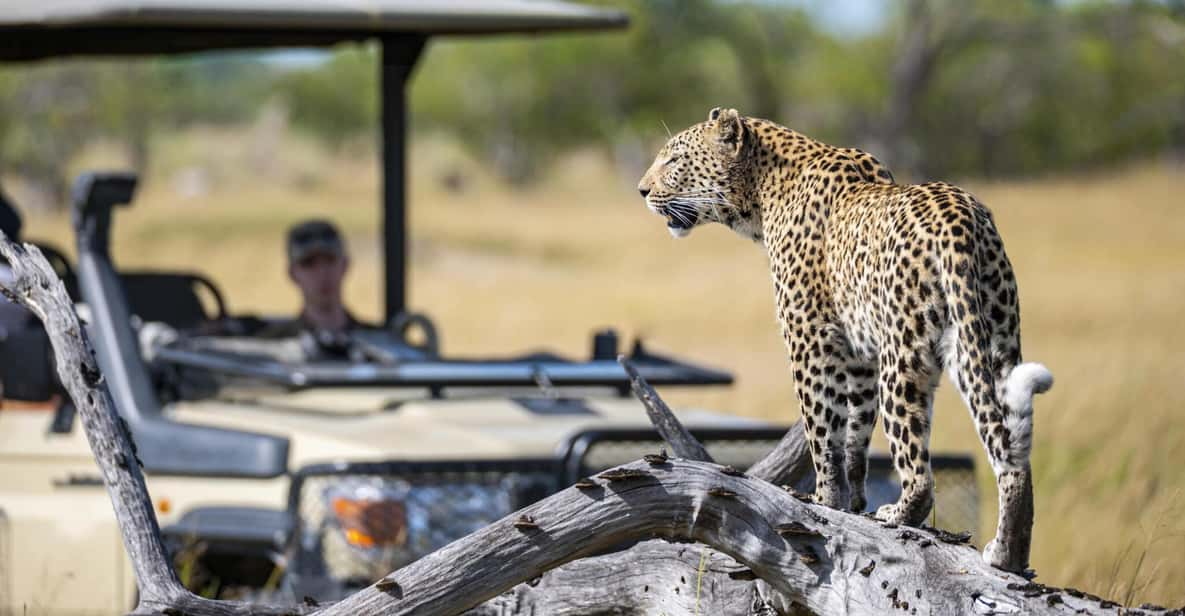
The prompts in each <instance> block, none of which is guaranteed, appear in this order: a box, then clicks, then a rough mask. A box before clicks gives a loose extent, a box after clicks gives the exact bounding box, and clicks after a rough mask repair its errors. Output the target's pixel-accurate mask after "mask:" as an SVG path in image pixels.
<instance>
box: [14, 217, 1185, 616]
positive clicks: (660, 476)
mask: <svg viewBox="0 0 1185 616" xmlns="http://www.w3.org/2000/svg"><path fill="white" fill-rule="evenodd" d="M0 254H2V255H3V256H4V257H5V258H6V259H7V260H8V261H9V262H10V264H11V265H12V266H13V270H14V274H15V280H16V282H15V284H14V285H13V287H12V288H11V289H4V292H5V294H6V295H7V296H9V297H10V298H11V299H13V300H14V301H17V302H19V303H21V304H23V305H25V306H26V307H28V308H29V309H30V310H32V311H33V313H34V314H36V315H37V316H38V317H39V318H40V319H42V321H43V322H44V323H45V326H46V330H47V331H48V332H49V334H50V338H51V341H52V343H53V345H54V350H55V356H56V363H57V368H58V372H59V375H60V377H61V380H62V382H63V384H64V385H65V386H66V388H67V390H68V391H69V393H70V395H71V397H72V398H73V399H74V402H75V404H76V406H77V407H78V411H79V415H80V416H81V417H82V425H83V427H84V429H85V430H86V434H87V438H88V440H89V442H90V445H91V448H92V451H93V452H94V454H95V458H96V462H97V463H98V465H99V467H100V471H101V473H102V475H103V477H104V480H105V483H106V485H107V488H108V493H109V494H110V496H111V499H112V503H113V505H114V508H115V513H116V519H117V520H118V522H119V525H120V530H121V532H122V533H123V537H124V542H125V546H126V547H127V549H128V553H129V555H130V556H131V558H132V562H133V565H134V567H135V573H136V579H137V582H138V584H139V586H140V593H141V601H140V605H139V606H138V607H137V609H136V611H135V612H134V613H135V614H152V613H159V614H169V615H172V616H176V615H179V614H187V615H195V616H196V615H202V616H207V615H208V616H215V615H217V616H222V615H232V614H260V615H268V616H271V615H278V614H297V613H307V612H312V613H315V614H318V615H326V616H328V615H350V616H369V615H372V614H394V615H399V614H417V615H442V616H443V615H448V614H459V613H463V612H465V611H466V610H470V609H474V608H476V609H477V610H478V611H477V612H475V613H478V614H482V613H484V614H493V613H501V614H520V613H532V611H531V609H532V608H531V606H535V605H538V606H541V607H540V610H541V611H542V606H551V607H554V608H555V610H557V611H552V610H551V608H549V609H548V610H546V611H545V613H563V612H561V611H558V610H559V609H561V608H559V607H558V605H559V604H557V603H554V602H555V601H564V602H571V603H573V604H575V606H576V607H573V608H572V610H577V608H581V609H583V608H587V609H586V610H584V611H580V612H579V613H602V614H605V613H643V612H645V613H653V610H652V608H653V606H655V605H659V606H662V607H661V610H662V611H665V612H668V613H672V614H680V613H725V614H732V613H736V614H750V613H751V614H762V615H764V614H769V613H785V612H786V611H787V610H789V609H790V605H791V603H795V604H800V605H803V606H805V607H806V608H808V609H810V610H811V611H812V612H814V613H818V614H832V613H843V614H885V613H891V612H893V611H895V610H901V611H902V612H903V613H909V614H913V613H922V614H929V613H935V614H1061V613H1074V612H1075V611H1076V610H1084V611H1086V612H1087V613H1099V612H1100V611H1103V610H1110V609H1113V608H1118V607H1119V606H1118V605H1117V604H1114V603H1110V602H1105V601H1102V600H1099V599H1098V598H1097V597H1091V596H1088V595H1083V593H1079V592H1077V591H1070V590H1065V591H1063V590H1059V589H1054V588H1048V587H1045V586H1041V585H1037V584H1032V583H1030V582H1028V581H1026V580H1025V579H1023V578H1021V577H1019V576H1017V575H1014V574H1010V573H1006V572H1003V571H999V570H996V569H992V568H991V567H989V566H988V565H986V564H985V563H984V562H983V561H982V559H981V558H980V556H979V554H978V552H976V551H975V550H974V549H973V548H971V547H968V546H966V545H961V544H960V543H959V541H960V539H959V538H956V537H952V536H950V535H948V534H945V533H942V532H941V531H932V530H927V529H914V528H896V527H892V526H886V525H883V524H880V523H878V522H876V521H874V520H871V519H868V518H865V517H861V516H857V515H853V514H850V513H845V512H841V511H836V510H832V509H827V508H824V507H821V506H818V505H814V504H810V503H807V502H803V501H802V500H800V499H799V497H800V496H801V495H798V494H794V493H791V492H788V491H786V490H783V489H781V488H778V487H777V486H775V485H773V484H771V483H770V482H768V481H765V480H763V479H760V478H758V477H755V476H752V475H742V474H740V473H737V472H736V471H735V470H732V469H728V468H726V467H720V466H717V465H714V464H710V463H707V462H698V461H687V460H679V459H659V458H658V457H653V458H649V459H648V460H645V461H638V462H634V463H631V464H627V465H624V466H621V467H617V468H615V469H611V470H609V471H605V472H603V473H601V474H600V475H598V476H597V477H595V478H592V479H590V480H588V481H587V482H582V483H581V484H578V485H577V486H573V487H570V488H567V489H565V490H563V491H561V492H559V493H557V494H555V495H552V496H550V497H548V498H546V499H544V500H542V501H540V502H538V503H535V504H534V505H531V506H529V507H527V508H525V509H523V510H521V511H520V512H516V513H514V514H512V515H510V516H508V517H506V518H503V519H502V520H499V521H497V522H495V523H493V524H491V525H490V526H488V527H486V528H484V529H481V530H479V531H477V532H475V533H473V534H471V535H469V536H468V537H465V538H462V539H460V540H458V541H455V542H453V543H452V544H449V545H448V546H445V547H444V548H442V549H440V550H437V551H436V552H433V553H432V554H429V555H427V556H425V557H423V558H421V559H420V560H417V561H416V562H414V563H412V564H410V565H408V566H406V567H404V568H402V569H400V570H398V571H395V572H393V573H391V574H389V575H387V576H386V577H384V578H383V579H381V580H379V581H378V582H376V583H375V584H374V585H372V586H370V587H367V588H365V589H363V590H361V591H359V592H357V593H355V594H353V595H351V596H350V597H348V598H346V599H345V600H343V601H341V602H339V603H336V604H333V605H329V606H324V607H321V608H314V607H309V606H299V607H275V606H266V605H253V604H246V603H238V602H226V601H211V600H206V599H201V598H199V597H196V596H194V595H192V594H191V593H189V592H188V591H186V590H185V589H184V588H183V587H181V585H180V584H179V583H178V582H177V578H176V576H175V575H174V573H173V570H172V566H171V563H170V562H169V558H168V555H167V553H166V551H165V549H164V547H163V544H162V542H161V538H160V531H159V528H158V526H157V522H156V518H155V515H154V513H153V510H152V506H151V502H150V500H149V498H148V492H147V489H146V487H145V485H144V479H143V475H142V474H141V472H140V469H139V466H138V465H137V464H136V454H135V450H134V448H133V446H132V442H131V440H130V438H129V435H128V432H127V430H126V428H124V427H123V425H122V422H121V421H120V420H119V417H118V415H116V413H115V409H114V407H113V405H112V402H111V398H110V395H109V394H108V393H107V390H106V386H105V384H104V383H103V380H102V377H101V375H100V373H99V371H98V368H97V366H96V364H95V361H94V358H93V356H92V352H91V348H90V346H89V345H90V343H89V341H88V340H87V337H86V334H85V332H84V331H83V330H82V328H81V327H80V326H79V323H78V319H77V316H76V315H75V312H74V306H73V304H72V303H71V302H70V300H69V298H68V297H67V295H66V292H65V289H64V287H63V286H62V284H61V282H60V281H59V280H57V278H56V276H54V274H53V270H52V269H51V268H50V267H49V264H48V263H47V262H46V261H45V259H44V258H43V257H42V256H41V255H40V252H39V251H37V250H36V248H32V247H25V248H22V247H20V246H17V245H15V244H13V243H11V242H9V241H8V240H7V238H5V237H3V236H2V235H0ZM663 406H665V405H663ZM667 412H668V413H669V409H667ZM671 417H673V415H671ZM653 537H659V538H663V539H666V540H668V541H672V542H678V543H676V544H670V545H668V544H662V543H656V542H645V543H642V544H639V545H636V546H634V547H633V548H630V549H628V550H625V551H621V552H617V553H615V554H610V555H607V556H598V557H596V558H593V559H589V560H586V561H583V562H578V563H573V564H571V565H567V566H563V565H565V564H566V563H570V562H572V561H576V560H578V559H581V558H584V557H587V556H592V555H596V554H602V553H604V552H605V551H607V550H610V549H614V548H617V547H620V546H622V545H627V544H629V543H631V542H635V541H638V540H644V539H649V538H653ZM688 542H698V544H700V545H695V544H691V543H688ZM708 548H712V549H714V550H718V551H719V552H721V553H722V554H725V555H727V556H728V557H729V558H731V559H733V560H735V561H736V562H737V563H738V565H733V564H732V563H731V562H730V561H726V560H724V559H723V557H721V556H719V555H717V554H713V553H711V552H710V551H707V550H708ZM697 554H698V555H699V559H700V560H699V562H698V563H697V565H696V568H695V572H696V582H695V585H694V586H692V585H691V582H690V580H689V579H688V571H689V569H688V567H689V564H688V563H689V561H688V558H691V559H692V560H694V559H695V555H697ZM548 571H551V573H549V574H547V575H546V576H544V574H545V573H546V572H548ZM701 571H702V572H703V574H701V573H700V572H701ZM676 574H678V575H679V577H680V579H679V583H678V584H675V583H674V581H673V580H674V576H675V575H676ZM540 576H544V577H545V578H546V585H543V584H542V583H541V584H540V586H539V587H532V586H531V585H530V583H528V584H527V585H526V587H525V588H524V587H522V586H519V587H517V588H516V585H518V584H520V583H522V582H527V581H528V580H535V579H537V578H540ZM722 576H723V577H722ZM750 576H751V577H752V581H754V584H752V585H748V584H732V583H731V582H730V583H724V582H723V581H722V580H723V579H724V577H727V578H729V579H730V580H731V581H740V582H748V581H750V580H749V579H748V578H750ZM705 584H706V586H705ZM639 586H640V588H639ZM539 588H542V590H539ZM693 588H694V589H696V590H697V592H696V596H697V597H698V598H699V601H700V603H699V604H698V607H696V605H697V604H695V603H691V602H690V599H689V598H688V597H687V596H685V595H684V593H690V592H691V590H692V589H693ZM705 588H708V589H709V592H708V593H707V594H705V592H704V589H705ZM509 589H514V590H513V593H512V594H511V595H507V596H499V595H501V594H502V593H503V592H506V591H507V590H509ZM590 589H592V590H591V591H590ZM598 591H601V592H608V591H621V592H623V593H626V596H627V597H632V598H633V599H628V598H627V599H619V600H617V601H616V602H615V601H614V600H613V598H611V597H606V596H601V597H598V596H596V594H595V593H596V592H598ZM590 592H591V593H592V594H589V593H590ZM545 594H546V595H547V596H543V595H545ZM553 597H554V599H553ZM563 597H568V599H563ZM516 598H517V599H518V600H519V603H518V604H517V605H519V606H527V607H526V608H522V607H515V605H516V604H514V603H510V604H507V603H506V602H507V601H512V600H514V599H516ZM705 601H708V602H717V603H711V605H713V606H715V605H723V604H728V605H726V606H724V607H721V608H720V609H721V611H711V612H710V611H708V610H707V609H705V603H704V602H705ZM487 602H489V603H487ZM500 602H501V603H500ZM735 602H742V603H741V605H736V603H735ZM745 602H748V606H749V607H746V604H745ZM483 604H484V605H483ZM614 605H617V606H619V607H620V610H618V611H614V609H615V608H614ZM630 606H633V607H632V608H631V607H630ZM689 606H690V607H689ZM754 606H756V607H754ZM502 608H505V609H502ZM499 609H502V611H501V612H498V611H490V610H499ZM563 609H567V608H563ZM630 609H633V610H634V611H633V612H630V611H629V610H630ZM746 609H748V610H749V611H748V612H746V611H745V610H746ZM314 610H315V611H314ZM482 610H484V611H482ZM534 613H538V612H534ZM569 613H577V612H576V611H571V610H570V611H569ZM1124 613H1127V614H1136V613H1142V614H1152V613H1155V614H1162V613H1167V612H1166V611H1165V610H1163V609H1157V610H1127V611H1125V612H1124ZM1173 613H1178V614H1179V613H1181V612H1179V611H1178V612H1173Z"/></svg>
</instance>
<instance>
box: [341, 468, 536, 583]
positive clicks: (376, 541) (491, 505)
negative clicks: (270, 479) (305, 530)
mask: <svg viewBox="0 0 1185 616" xmlns="http://www.w3.org/2000/svg"><path fill="white" fill-rule="evenodd" d="M516 483H517V482H516V481H515V480H514V478H512V477H507V478H503V479H502V480H501V481H498V482H494V483H488V484H482V483H475V484H469V483H439V484H420V483H416V484H411V483H409V482H407V481H404V480H401V479H395V478H391V477H364V476H361V477H360V476H356V477H348V478H343V479H341V480H339V481H334V482H331V483H330V484H329V485H327V486H326V487H325V488H324V490H323V492H322V502H323V504H324V507H325V510H326V511H327V512H329V513H330V515H326V516H325V517H324V518H323V520H322V522H323V532H322V535H321V541H322V546H321V547H322V555H323V557H324V559H325V564H326V568H327V569H328V571H329V573H330V574H331V575H332V576H333V577H334V578H337V579H339V580H343V581H345V580H373V579H374V578H375V577H378V576H381V575H385V574H386V573H388V572H390V571H392V570H393V569H397V568H399V567H402V566H404V565H406V564H408V563H411V562H412V561H414V560H416V559H417V558H420V557H421V556H424V555H425V554H428V553H430V552H433V551H435V550H436V549H438V548H441V547H443V546H445V545H447V544H449V543H451V542H452V541H454V540H456V539H459V538H461V537H464V536H465V535H468V534H470V533H472V532H473V531H476V530H478V529H480V528H482V527H484V526H487V525H488V524H490V523H491V522H494V521H495V520H498V519H499V518H502V517H504V516H506V515H508V514H509V513H511V512H512V511H513V510H514V509H515V507H514V503H513V496H514V495H515V494H516V493H517V485H516Z"/></svg>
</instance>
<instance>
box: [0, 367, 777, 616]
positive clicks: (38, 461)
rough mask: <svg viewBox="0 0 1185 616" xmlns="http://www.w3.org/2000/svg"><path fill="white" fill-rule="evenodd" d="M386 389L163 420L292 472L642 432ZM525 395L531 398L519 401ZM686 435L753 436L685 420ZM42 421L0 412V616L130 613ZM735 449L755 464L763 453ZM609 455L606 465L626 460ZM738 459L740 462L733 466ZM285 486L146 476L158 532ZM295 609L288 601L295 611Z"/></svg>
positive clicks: (72, 464)
mask: <svg viewBox="0 0 1185 616" xmlns="http://www.w3.org/2000/svg"><path fill="white" fill-rule="evenodd" d="M409 393H411V392H407V391H402V390H397V389H387V390H382V389H378V390H374V389H357V390H336V391H333V392H326V391H305V392H299V393H295V394H271V395H263V396H260V397H257V398H254V399H237V400H234V401H226V400H211V401H203V402H196V403H182V404H178V405H175V406H174V407H172V408H170V409H168V411H167V412H168V413H169V414H170V415H171V416H172V417H173V418H174V419H176V420H178V421H183V422H186V423H195V424H206V425H218V426H223V427H228V428H236V429H249V430H254V431H261V432H268V433H271V434H277V435H281V436H285V437H287V438H289V439H290V443H291V449H290V465H291V467H292V468H299V467H301V466H306V465H309V464H314V463H322V462H343V461H351V460H365V461H374V460H389V459H400V460H446V459H447V460H466V459H473V460H497V459H503V460H514V459H520V458H540V459H542V458H547V457H550V456H554V455H555V454H556V449H557V447H559V445H560V444H562V443H564V442H565V440H566V439H568V438H569V437H571V436H573V435H575V434H578V433H581V432H583V431H586V430H589V429H601V428H611V427H616V428H644V427H645V426H646V419H645V415H644V411H643V409H642V408H641V406H640V405H639V404H638V403H637V402H636V401H634V400H633V399H627V398H621V397H618V396H614V395H612V394H608V395H605V394H602V395H593V396H591V397H586V398H583V401H584V406H585V407H587V409H589V410H590V411H591V412H592V413H593V414H591V415H586V414H580V415H540V414H537V413H532V412H531V411H529V410H527V409H525V408H524V407H523V406H521V405H519V404H517V403H515V402H514V401H512V400H511V399H510V398H509V397H508V396H507V395H506V392H498V393H496V394H491V393H487V394H478V395H475V396H474V397H465V398H461V399H456V400H433V399H429V398H426V397H424V396H423V395H422V393H421V392H415V394H418V395H409ZM524 393H529V392H524ZM680 414H681V415H682V416H683V417H684V418H685V419H687V420H688V421H689V423H690V424H691V425H699V426H715V427H724V426H734V427H741V426H744V427H756V426H755V425H754V424H751V423H750V424H745V423H744V422H742V421H741V420H739V419H736V418H732V417H725V416H718V415H713V414H710V413H706V412H702V411H694V410H684V411H682V412H681V413H680ZM52 415H53V414H52V413H51V412H48V410H47V409H29V408H23V409H19V408H18V409H10V408H4V409H3V410H0V614H13V615H18V616H24V615H25V614H29V615H47V616H48V615H66V614H71V615H72V614H122V613H126V612H127V611H129V610H130V609H131V608H132V607H134V597H135V581H134V579H133V577H132V573H131V568H130V565H129V563H128V562H127V558H126V555H125V552H124V549H123V545H122V542H121V538H120V535H119V529H118V527H117V526H116V523H115V518H114V516H113V515H112V512H111V503H110V501H109V500H108V497H107V492H106V490H105V489H104V487H103V485H102V483H101V482H100V481H98V470H97V467H96V466H95V464H94V461H93V459H92V457H91V454H90V448H89V446H88V445H87V442H86V438H85V435H84V434H83V433H82V430H81V427H79V426H77V425H76V426H75V427H74V429H73V430H72V431H71V432H69V433H67V434H56V433H53V432H51V431H50V430H49V426H50V423H51V419H52ZM751 445H752V446H751V447H744V448H740V449H738V448H735V447H734V448H733V449H732V453H733V454H734V455H736V456H739V458H743V459H749V460H751V459H752V457H753V456H756V455H759V454H760V451H761V450H762V449H763V448H767V447H769V446H770V445H771V442H770V441H767V440H763V441H753V442H752V443H751ZM655 446H656V445H655V444H651V443H641V442H639V443H634V444H632V445H631V447H630V450H631V453H626V452H625V451H618V452H614V453H613V454H611V455H612V457H613V458H614V459H613V460H611V461H610V460H606V462H604V463H603V465H605V466H608V465H609V463H614V462H616V461H618V460H617V458H621V461H624V460H628V459H631V458H636V457H637V456H635V455H633V454H632V451H633V450H636V451H647V450H651V449H653V448H654V447H655ZM743 459H738V460H737V462H738V463H743V462H744V460H743ZM290 482H291V479H290V477H288V476H281V477H276V478H272V479H227V478H215V477H178V476H173V477H170V476H158V475H151V474H150V475H149V476H148V486H149V491H150V494H151V496H152V498H153V501H154V503H155V505H156V508H157V516H158V520H159V522H160V525H161V527H162V528H165V529H168V528H169V527H170V526H173V525H175V524H176V523H177V522H178V521H179V520H181V519H182V517H183V514H185V513H186V512H191V511H195V510H199V509H201V508H203V507H209V506H231V507H253V508H264V509H271V510H281V511H282V510H283V509H284V508H285V504H286V500H287V498H288V489H289V485H290ZM300 598H301V597H296V599H297V600H299V599H300Z"/></svg>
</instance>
